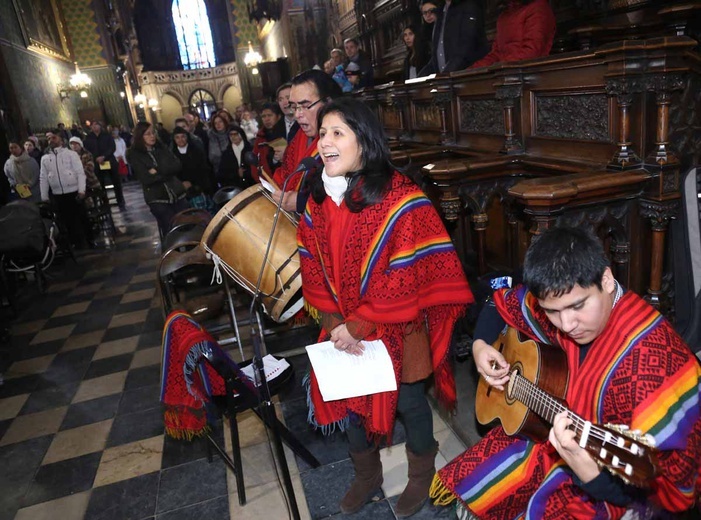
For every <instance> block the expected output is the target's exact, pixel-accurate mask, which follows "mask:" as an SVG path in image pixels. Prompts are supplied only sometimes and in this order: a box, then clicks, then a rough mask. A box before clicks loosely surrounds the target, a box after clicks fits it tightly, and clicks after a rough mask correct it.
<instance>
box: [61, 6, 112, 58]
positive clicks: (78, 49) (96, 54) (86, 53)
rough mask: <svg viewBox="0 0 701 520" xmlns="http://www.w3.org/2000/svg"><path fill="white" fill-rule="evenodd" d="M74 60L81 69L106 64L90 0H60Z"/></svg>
mask: <svg viewBox="0 0 701 520" xmlns="http://www.w3.org/2000/svg"><path fill="white" fill-rule="evenodd" d="M61 6H62V8H63V16H64V18H65V20H66V25H67V26H68V33H69V34H70V36H71V46H72V47H73V55H74V57H75V61H77V62H78V65H80V68H81V69H86V68H90V67H104V66H105V65H107V60H106V59H105V55H104V49H103V47H102V43H101V42H100V34H99V33H98V28H97V20H96V16H95V11H94V9H93V8H92V0H62V1H61Z"/></svg>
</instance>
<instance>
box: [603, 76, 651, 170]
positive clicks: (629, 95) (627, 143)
mask: <svg viewBox="0 0 701 520" xmlns="http://www.w3.org/2000/svg"><path fill="white" fill-rule="evenodd" d="M644 90H645V85H644V82H643V80H642V79H641V78H612V79H608V80H607V81H606V93H607V94H608V95H609V96H616V103H617V105H618V127H619V131H618V142H617V143H616V146H617V147H618V150H616V153H614V154H613V157H612V158H611V161H609V168H615V169H620V170H625V169H630V168H638V167H639V166H640V164H641V163H642V160H641V159H640V157H638V154H636V153H635V151H634V150H633V148H632V144H633V143H632V142H631V140H630V106H631V104H632V103H633V95H634V94H636V93H640V92H643V91H644Z"/></svg>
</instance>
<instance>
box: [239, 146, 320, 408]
mask: <svg viewBox="0 0 701 520" xmlns="http://www.w3.org/2000/svg"><path fill="white" fill-rule="evenodd" d="M317 167H318V165H317V162H316V160H315V159H314V158H313V157H305V158H304V159H302V161H301V162H300V163H299V166H297V168H296V169H295V171H294V172H293V173H299V172H301V171H306V172H307V173H308V172H310V171H313V170H316V168H317ZM292 177H293V175H288V176H287V178H286V179H285V182H284V183H283V184H282V193H285V191H286V188H287V183H288V182H289V181H290V179H291V178H292ZM282 199H283V197H282V196H281V197H280V200H279V201H278V203H277V207H276V208H275V216H274V217H273V224H272V226H271V227H270V234H269V235H268V245H267V247H266V249H265V254H264V255H263V261H262V263H261V266H260V271H259V272H258V280H257V281H256V286H255V290H254V291H253V301H251V308H250V309H249V315H250V323H251V342H252V343H253V352H254V356H253V367H254V368H255V369H256V370H254V373H255V374H256V375H258V376H259V377H258V379H259V380H260V381H256V384H260V385H261V387H263V388H265V389H266V390H265V393H264V395H269V390H268V389H267V386H268V385H267V381H266V379H265V371H264V370H263V357H262V353H261V352H260V347H261V344H260V342H261V336H260V333H261V331H262V330H263V324H262V323H261V320H260V314H259V313H257V312H255V306H256V303H258V299H259V298H260V294H261V287H260V286H261V284H262V282H263V273H264V272H265V267H266V265H268V257H269V256H270V247H271V245H272V243H273V237H274V236H275V230H276V229H277V222H278V219H279V218H280V213H281V212H282ZM254 314H255V320H254V319H253V318H254ZM256 329H257V330H256Z"/></svg>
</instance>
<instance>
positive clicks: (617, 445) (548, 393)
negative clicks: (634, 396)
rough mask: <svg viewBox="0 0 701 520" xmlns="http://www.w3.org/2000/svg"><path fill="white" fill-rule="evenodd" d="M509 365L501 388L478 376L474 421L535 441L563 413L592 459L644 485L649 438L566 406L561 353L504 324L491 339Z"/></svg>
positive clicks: (651, 462)
mask: <svg viewBox="0 0 701 520" xmlns="http://www.w3.org/2000/svg"><path fill="white" fill-rule="evenodd" d="M494 348H496V349H497V350H498V351H499V352H501V353H502V355H503V356H504V358H505V359H506V361H507V362H508V363H509V365H510V369H511V372H510V374H509V381H508V382H507V383H506V385H505V387H504V391H501V390H497V389H496V388H492V387H491V386H489V384H488V383H487V382H486V381H485V380H484V379H483V378H480V380H479V383H478V385H477V399H476V403H475V409H476V413H477V420H478V421H479V422H480V423H482V424H489V423H491V422H492V421H494V420H495V419H499V421H500V422H501V425H502V428H503V429H504V431H505V432H506V434H507V435H517V434H518V435H522V436H525V437H528V438H530V439H532V440H533V441H535V442H542V441H544V440H546V439H547V438H548V433H549V431H550V426H551V425H552V423H553V421H554V419H555V415H557V414H558V413H560V412H564V411H566V412H567V413H568V414H569V417H570V418H571V419H572V420H573V424H572V426H571V428H572V429H573V430H574V431H575V433H576V438H577V439H578V441H579V445H580V446H581V447H582V448H584V449H586V450H587V451H588V452H589V453H590V454H591V455H592V457H593V458H594V460H596V462H597V463H598V464H599V465H600V466H602V467H605V468H607V469H608V470H609V471H611V472H612V473H614V474H615V475H617V476H619V477H620V478H622V479H623V480H624V481H625V482H627V483H629V484H632V485H634V486H638V487H647V486H649V482H650V481H651V480H652V479H653V478H654V477H655V475H656V474H657V468H656V451H655V449H654V438H653V437H652V436H651V435H642V434H641V433H640V432H638V431H632V430H630V429H629V428H628V427H627V426H624V425H612V424H606V425H605V426H600V425H596V424H592V423H591V422H590V421H585V420H584V419H582V418H581V417H580V416H578V415H577V414H576V413H574V412H572V411H571V410H569V409H568V408H567V403H566V402H565V400H564V399H565V395H566V393H567V385H568V383H569V375H568V370H567V358H566V355H565V353H564V352H563V351H562V350H561V349H559V348H557V347H553V346H550V345H543V344H540V343H538V342H536V341H534V340H531V339H528V338H525V337H522V336H521V334H520V333H519V332H518V331H516V330H515V329H512V328H511V327H509V328H508V329H507V330H506V332H505V333H502V334H501V335H500V336H499V338H498V339H497V340H496V341H495V342H494Z"/></svg>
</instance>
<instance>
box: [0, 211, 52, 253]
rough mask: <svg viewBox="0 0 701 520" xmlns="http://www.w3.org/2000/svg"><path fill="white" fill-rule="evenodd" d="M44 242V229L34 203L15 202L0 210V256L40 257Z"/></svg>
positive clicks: (44, 246)
mask: <svg viewBox="0 0 701 520" xmlns="http://www.w3.org/2000/svg"><path fill="white" fill-rule="evenodd" d="M46 241H47V236H46V227H45V225H44V221H43V219H42V216H41V211H40V210H39V206H37V205H36V204H35V203H34V202H30V201H27V200H15V201H12V202H10V203H9V204H7V205H5V206H3V207H2V208H0V254H6V255H8V256H11V257H26V256H34V255H41V254H42V253H43V252H44V249H45V248H46Z"/></svg>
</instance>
